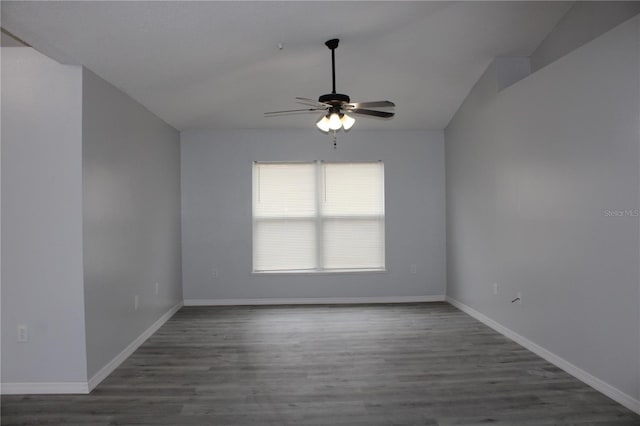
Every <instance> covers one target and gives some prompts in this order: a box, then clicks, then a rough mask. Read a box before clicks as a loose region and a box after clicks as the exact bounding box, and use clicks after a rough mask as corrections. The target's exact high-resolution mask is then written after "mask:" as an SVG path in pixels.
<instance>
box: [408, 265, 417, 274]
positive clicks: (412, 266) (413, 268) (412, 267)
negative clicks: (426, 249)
mask: <svg viewBox="0 0 640 426" xmlns="http://www.w3.org/2000/svg"><path fill="white" fill-rule="evenodd" d="M409 269H410V270H411V273H412V274H415V273H416V270H417V266H416V264H415V263H412V264H411V267H410V268H409Z"/></svg>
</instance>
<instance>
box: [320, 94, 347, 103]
mask: <svg viewBox="0 0 640 426" xmlns="http://www.w3.org/2000/svg"><path fill="white" fill-rule="evenodd" d="M318 102H322V103H326V104H331V105H334V106H337V105H342V104H348V103H349V102H351V98H349V96H347V95H343V94H342V93H328V94H326V95H322V96H320V97H319V98H318Z"/></svg>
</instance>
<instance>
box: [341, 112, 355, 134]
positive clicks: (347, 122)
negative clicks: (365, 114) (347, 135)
mask: <svg viewBox="0 0 640 426" xmlns="http://www.w3.org/2000/svg"><path fill="white" fill-rule="evenodd" d="M340 121H341V122H342V127H344V129H345V130H349V129H350V128H351V127H352V126H353V124H354V123H355V122H356V120H355V119H353V118H351V117H349V116H348V115H347V114H343V115H342V118H341V119H340Z"/></svg>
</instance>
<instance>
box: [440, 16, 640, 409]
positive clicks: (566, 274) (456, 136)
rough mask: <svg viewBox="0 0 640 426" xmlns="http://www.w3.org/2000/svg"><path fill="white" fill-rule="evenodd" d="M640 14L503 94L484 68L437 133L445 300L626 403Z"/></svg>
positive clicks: (633, 355)
mask: <svg viewBox="0 0 640 426" xmlns="http://www.w3.org/2000/svg"><path fill="white" fill-rule="evenodd" d="M639 19H640V18H634V19H632V20H631V21H628V22H626V23H624V24H622V25H621V26H619V27H617V28H615V29H614V30H612V31H611V32H609V33H606V34H605V35H603V36H601V37H599V38H597V39H595V40H593V41H591V42H590V43H588V44H586V45H584V46H583V47H581V48H579V49H577V50H575V51H574V52H572V53H570V54H568V55H566V56H564V57H563V58H561V59H559V60H558V61H556V62H554V63H552V64H550V65H548V66H546V67H545V68H543V69H541V70H539V71H538V72H536V73H534V74H532V75H531V76H529V77H527V78H525V79H524V80H521V81H520V82H518V83H516V84H514V85H513V86H511V87H509V88H507V89H505V90H503V91H502V92H500V93H496V92H497V90H496V80H495V74H494V69H493V67H490V68H489V69H488V70H487V72H486V74H485V75H484V76H483V78H482V79H481V80H480V81H479V82H478V84H477V85H476V87H475V88H474V89H473V90H472V92H471V93H470V95H469V97H468V98H467V99H466V100H465V102H464V104H463V105H462V107H461V108H460V110H459V111H458V112H457V114H456V115H455V117H454V119H453V120H452V122H451V123H450V125H449V126H448V127H447V129H446V131H445V137H446V169H447V237H448V239H447V242H448V253H447V260H448V280H449V281H448V287H447V294H448V296H450V297H452V298H454V299H456V300H458V301H460V302H462V303H464V304H466V305H468V306H470V307H472V308H473V309H476V310H477V311H479V312H480V313H482V314H484V315H486V316H488V317H489V318H491V319H493V320H495V321H497V322H498V323H500V324H502V325H503V326H505V327H507V328H509V329H511V330H513V331H514V332H516V333H518V334H520V335H521V336H523V337H525V338H527V339H529V340H531V341H533V342H534V343H536V344H538V345H540V346H542V347H543V348H545V349H547V350H549V351H551V352H552V353H554V354H556V355H558V356H560V357H562V358H564V359H565V360H567V361H569V362H570V363H572V364H574V365H576V366H578V367H580V368H582V369H583V370H586V371H587V372H589V373H590V374H592V375H593V376H595V377H597V378H599V379H601V380H603V381H605V382H606V383H608V384H610V385H611V386H614V387H615V388H617V389H619V390H620V391H622V392H624V393H626V394H627V395H628V396H631V397H632V398H635V399H636V400H638V399H640V372H639V368H640V365H639V362H640V361H639V360H640V341H639V339H640V306H639V305H640V295H639V293H640V289H639V283H640V277H639V272H638V264H639V258H640V251H639V247H638V245H639V231H640V225H639V220H638V217H637V210H636V209H638V208H640V204H639V193H638V186H639V178H640V174H639V138H638V136H639V129H640V123H639V121H640V107H639V99H640V92H639V91H640V81H639V75H640V66H639V50H640V45H639V40H640V39H639V29H638V26H639V25H640V21H639ZM618 210H621V211H624V210H631V212H629V213H628V214H629V215H625V213H624V212H623V213H616V211H618ZM608 211H609V212H608ZM617 214H622V216H616V215H617ZM493 283H498V284H499V293H498V295H495V296H494V295H493V293H492V285H493ZM517 292H522V296H523V304H522V305H514V304H511V303H510V301H511V299H513V298H515V296H516V293H517Z"/></svg>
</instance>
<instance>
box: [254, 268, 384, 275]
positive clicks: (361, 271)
mask: <svg viewBox="0 0 640 426" xmlns="http://www.w3.org/2000/svg"><path fill="white" fill-rule="evenodd" d="M388 272H389V270H388V269H334V270H331V271H252V272H251V274H252V275H260V276H267V275H268V276H272V275H357V274H386V273H388Z"/></svg>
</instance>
